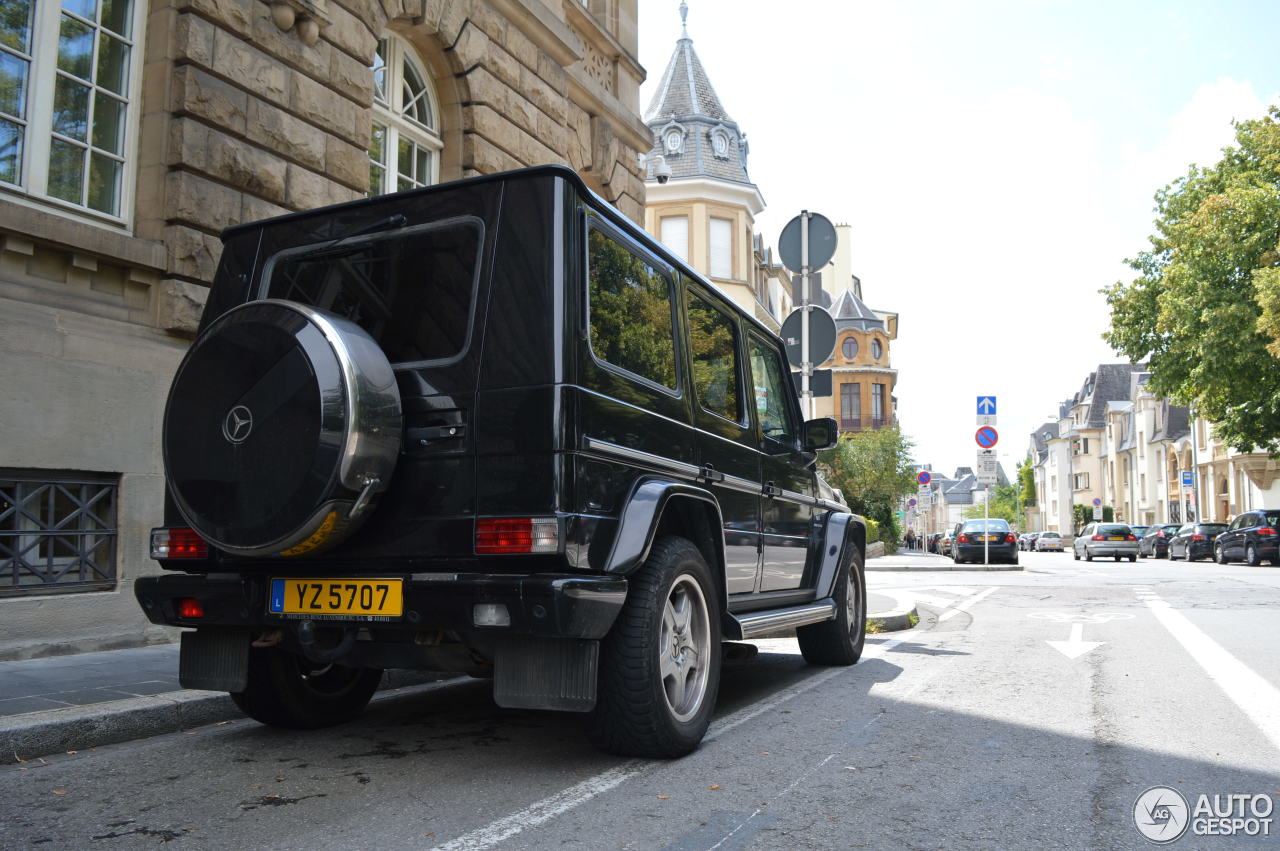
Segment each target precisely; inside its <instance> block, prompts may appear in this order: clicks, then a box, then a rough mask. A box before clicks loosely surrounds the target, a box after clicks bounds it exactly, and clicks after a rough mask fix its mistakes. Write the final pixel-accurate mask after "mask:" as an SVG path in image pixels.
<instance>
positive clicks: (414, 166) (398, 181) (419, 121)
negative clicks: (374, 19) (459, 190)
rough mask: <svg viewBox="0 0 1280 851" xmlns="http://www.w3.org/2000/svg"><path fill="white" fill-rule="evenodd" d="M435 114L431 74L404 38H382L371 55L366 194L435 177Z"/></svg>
mask: <svg viewBox="0 0 1280 851" xmlns="http://www.w3.org/2000/svg"><path fill="white" fill-rule="evenodd" d="M443 147H444V142H443V141H441V139H440V110H439V101H438V100H437V99H436V95H435V90H434V89H433V87H432V85H431V76H430V75H429V74H428V73H427V71H426V68H425V67H424V66H423V65H422V63H421V62H419V61H418V57H417V56H416V55H415V54H414V51H413V48H412V47H410V46H409V45H408V44H407V43H406V42H405V41H404V40H403V39H401V38H399V37H397V36H394V35H387V36H386V37H384V38H383V39H382V40H380V41H379V42H378V50H377V53H376V54H375V55H374V57H373V133H372V136H371V138H370V140H369V194H370V195H383V194H386V193H387V192H401V191H403V190H405V189H414V188H416V187H418V186H428V185H430V184H432V183H435V182H437V181H438V180H439V179H440V149H441V148H443Z"/></svg>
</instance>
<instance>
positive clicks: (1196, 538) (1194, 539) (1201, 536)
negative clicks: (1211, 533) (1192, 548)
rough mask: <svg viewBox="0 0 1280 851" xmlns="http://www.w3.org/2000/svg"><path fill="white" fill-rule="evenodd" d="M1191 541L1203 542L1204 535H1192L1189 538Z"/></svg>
mask: <svg viewBox="0 0 1280 851" xmlns="http://www.w3.org/2000/svg"><path fill="white" fill-rule="evenodd" d="M1191 540H1193V541H1203V540H1204V535H1192V536H1191Z"/></svg>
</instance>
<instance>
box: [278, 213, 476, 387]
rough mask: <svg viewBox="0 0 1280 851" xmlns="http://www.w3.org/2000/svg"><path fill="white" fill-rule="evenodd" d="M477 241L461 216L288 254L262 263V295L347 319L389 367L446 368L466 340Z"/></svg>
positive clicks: (473, 226) (468, 221)
mask: <svg viewBox="0 0 1280 851" xmlns="http://www.w3.org/2000/svg"><path fill="white" fill-rule="evenodd" d="M482 242H483V228H482V224H481V222H480V220H479V219H472V218H466V219H453V220H449V221H445V222H436V223H433V224H428V225H420V226H417V227H412V228H406V229H403V230H395V231H389V232H386V233H378V234H374V235H371V236H361V237H359V238H356V239H352V238H350V237H348V238H339V239H337V240H328V241H326V242H322V243H318V244H316V245H309V246H303V247H301V248H291V249H288V250H286V251H282V252H280V253H279V254H277V255H276V256H275V257H273V258H272V259H271V261H270V262H269V264H268V266H267V270H266V277H267V292H266V295H267V297H268V298H281V299H288V300H290V301H296V302H301V303H302V304H307V305H311V306H312V307H318V308H320V309H322V310H327V311H329V312H330V313H336V314H337V315H339V316H342V317H344V318H346V319H350V320H351V321H352V322H355V323H356V324H357V325H359V326H360V327H361V328H363V329H364V330H365V331H367V332H369V335H370V336H371V337H373V339H374V340H376V341H377V342H378V345H379V346H381V348H382V351H383V352H384V353H385V354H386V356H387V359H388V360H389V361H391V363H393V364H406V363H417V362H423V361H430V362H442V361H444V362H447V361H451V360H455V359H457V358H458V357H460V356H461V355H462V353H463V351H464V350H465V349H466V347H467V344H468V342H469V340H470V338H471V327H472V316H473V315H474V306H475V299H476V286H477V282H478V281H479V269H480V246H481V243H482Z"/></svg>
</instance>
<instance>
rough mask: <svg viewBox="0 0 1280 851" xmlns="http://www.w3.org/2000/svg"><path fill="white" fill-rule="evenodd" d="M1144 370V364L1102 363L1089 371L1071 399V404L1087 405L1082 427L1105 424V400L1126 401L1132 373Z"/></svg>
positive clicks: (1097, 426) (1094, 426) (1145, 368)
mask: <svg viewBox="0 0 1280 851" xmlns="http://www.w3.org/2000/svg"><path fill="white" fill-rule="evenodd" d="M1146 370H1147V365H1146V364H1132V363H1104V364H1100V365H1099V366H1098V368H1097V369H1096V370H1094V371H1093V372H1091V373H1089V377H1088V378H1086V379H1085V382H1084V385H1083V386H1082V387H1081V388H1080V391H1079V392H1078V393H1076V395H1075V396H1074V397H1073V398H1072V400H1071V401H1072V404H1073V405H1088V406H1089V411H1088V414H1087V416H1086V417H1085V421H1084V424H1083V427H1084V428H1102V427H1103V426H1105V425H1106V418H1107V402H1117V401H1128V399H1129V394H1130V379H1131V376H1132V374H1133V373H1135V372H1146Z"/></svg>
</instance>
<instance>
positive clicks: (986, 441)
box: [973, 426, 1000, 449]
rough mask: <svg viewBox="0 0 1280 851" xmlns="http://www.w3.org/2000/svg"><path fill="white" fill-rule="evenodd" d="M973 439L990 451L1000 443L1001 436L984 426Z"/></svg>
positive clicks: (989, 427)
mask: <svg viewBox="0 0 1280 851" xmlns="http://www.w3.org/2000/svg"><path fill="white" fill-rule="evenodd" d="M973 439H974V440H976V441H978V445H979V446H981V447H982V448H983V449H990V448H991V447H993V446H995V445H996V444H997V443H998V442H999V441H1000V435H999V434H997V433H996V430H995V429H993V428H992V427H991V426H983V427H982V428H980V429H978V431H977V432H976V433H975V434H974V435H973Z"/></svg>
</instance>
